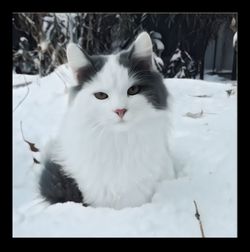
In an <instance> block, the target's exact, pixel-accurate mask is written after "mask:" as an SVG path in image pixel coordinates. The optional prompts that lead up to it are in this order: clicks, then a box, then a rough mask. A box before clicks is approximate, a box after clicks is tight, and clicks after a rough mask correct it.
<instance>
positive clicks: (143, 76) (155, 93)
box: [119, 48, 168, 109]
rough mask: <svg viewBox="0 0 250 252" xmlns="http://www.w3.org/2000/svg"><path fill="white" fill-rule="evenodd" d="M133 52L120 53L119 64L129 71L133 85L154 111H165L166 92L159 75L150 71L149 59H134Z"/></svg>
mask: <svg viewBox="0 0 250 252" xmlns="http://www.w3.org/2000/svg"><path fill="white" fill-rule="evenodd" d="M133 50H134V49H133V48H132V49H131V50H130V51H125V52H122V53H121V54H120V57H119V63H120V64H121V65H123V66H124V67H126V68H128V69H129V75H130V76H133V77H134V78H135V79H136V81H135V83H134V85H139V86H140V88H141V92H140V93H141V94H143V95H145V97H146V98H147V100H148V102H150V103H151V104H152V105H153V106H154V107H155V108H156V109H166V108H167V97H168V91H167V89H166V87H165V85H164V83H163V79H162V76H161V74H160V73H158V72H156V71H153V70H152V62H151V58H148V57H144V58H143V57H140V58H139V57H138V58H135V57H133Z"/></svg>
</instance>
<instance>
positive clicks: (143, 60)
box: [130, 32, 153, 69]
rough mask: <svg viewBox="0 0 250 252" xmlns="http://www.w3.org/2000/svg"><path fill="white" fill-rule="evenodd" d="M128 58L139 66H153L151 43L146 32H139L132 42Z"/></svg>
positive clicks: (148, 67) (150, 67)
mask: <svg viewBox="0 0 250 252" xmlns="http://www.w3.org/2000/svg"><path fill="white" fill-rule="evenodd" d="M130 58H131V60H132V61H134V62H136V64H137V65H138V64H139V65H138V67H140V68H144V69H145V68H146V69H152V68H153V45H152V41H151V38H150V36H149V34H148V33H147V32H142V33H140V34H139V35H138V37H137V38H136V40H135V41H134V43H133V44H132V48H131V55H130Z"/></svg>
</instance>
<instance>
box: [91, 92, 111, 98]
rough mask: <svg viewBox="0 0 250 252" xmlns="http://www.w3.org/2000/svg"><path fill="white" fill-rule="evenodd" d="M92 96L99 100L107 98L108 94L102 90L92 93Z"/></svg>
mask: <svg viewBox="0 0 250 252" xmlns="http://www.w3.org/2000/svg"><path fill="white" fill-rule="evenodd" d="M94 96H95V98H97V99H99V100H104V99H107V98H108V95H107V94H105V93H103V92H98V93H94Z"/></svg>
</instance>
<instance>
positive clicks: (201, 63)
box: [200, 56, 205, 80]
mask: <svg viewBox="0 0 250 252" xmlns="http://www.w3.org/2000/svg"><path fill="white" fill-rule="evenodd" d="M204 62H205V56H202V59H201V61H200V79H201V80H204V66H205V64H204Z"/></svg>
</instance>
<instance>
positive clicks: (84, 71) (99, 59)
mask: <svg viewBox="0 0 250 252" xmlns="http://www.w3.org/2000/svg"><path fill="white" fill-rule="evenodd" d="M85 56H86V57H87V59H88V60H89V62H90V64H89V65H87V66H85V67H81V68H79V69H78V70H77V72H76V78H77V82H78V85H77V86H74V87H71V88H70V90H69V103H71V102H72V100H74V98H75V97H76V95H77V93H78V92H79V91H80V90H82V88H83V86H84V83H86V82H87V81H90V80H91V79H92V78H93V77H94V76H95V75H96V74H97V73H98V72H99V71H100V70H101V69H102V68H103V66H104V65H105V63H106V61H107V59H106V57H105V56H89V55H86V54H85Z"/></svg>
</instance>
